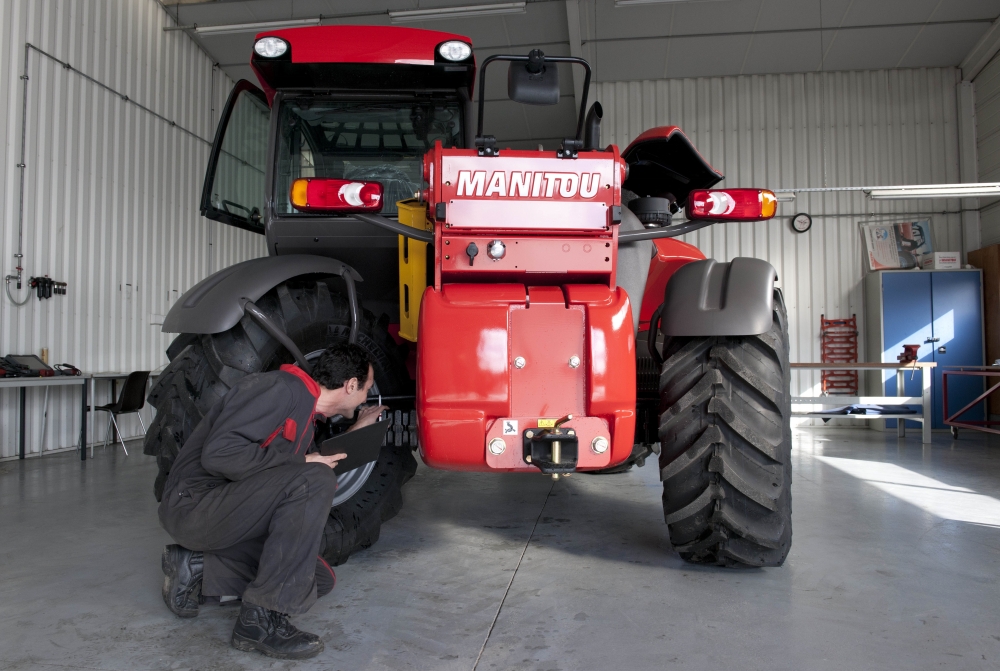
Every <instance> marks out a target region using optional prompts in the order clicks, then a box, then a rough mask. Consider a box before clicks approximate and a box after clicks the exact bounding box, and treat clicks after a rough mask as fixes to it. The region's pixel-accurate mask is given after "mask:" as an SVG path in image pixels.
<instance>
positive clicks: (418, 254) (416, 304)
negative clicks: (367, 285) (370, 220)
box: [396, 199, 433, 342]
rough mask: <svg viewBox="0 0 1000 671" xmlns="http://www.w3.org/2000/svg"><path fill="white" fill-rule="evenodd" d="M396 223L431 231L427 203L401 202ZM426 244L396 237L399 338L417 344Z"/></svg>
mask: <svg viewBox="0 0 1000 671" xmlns="http://www.w3.org/2000/svg"><path fill="white" fill-rule="evenodd" d="M396 207H398V208H399V223H401V224H405V225H407V226H410V227H412V228H419V229H422V230H426V231H429V230H432V228H433V227H432V225H431V224H430V222H429V221H427V204H426V203H423V202H421V201H419V200H416V199H411V200H401V201H399V202H398V203H396ZM427 244H428V243H426V242H418V241H416V240H413V239H411V238H407V237H405V236H402V235H401V236H399V337H400V338H406V339H407V340H409V341H410V342H416V341H417V321H418V319H419V318H420V300H421V299H422V298H423V296H424V290H425V289H426V288H427Z"/></svg>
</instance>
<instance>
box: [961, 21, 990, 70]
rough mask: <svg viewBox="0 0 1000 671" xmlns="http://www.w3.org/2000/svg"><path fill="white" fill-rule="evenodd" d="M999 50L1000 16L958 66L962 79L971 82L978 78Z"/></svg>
mask: <svg viewBox="0 0 1000 671" xmlns="http://www.w3.org/2000/svg"><path fill="white" fill-rule="evenodd" d="M997 51H1000V17H998V18H997V20H996V21H994V22H993V25H991V26H990V28H989V30H987V31H986V34H985V35H983V37H982V38H981V39H980V40H979V41H978V42H977V43H976V46H974V47H972V51H970V52H969V53H968V55H966V57H965V58H964V59H963V60H962V64H961V65H959V66H958V67H959V68H960V69H961V70H962V79H963V80H965V81H967V82H971V81H972V80H973V79H975V78H976V75H978V74H979V73H980V72H982V70H983V68H985V67H986V64H987V63H989V62H990V61H991V60H992V59H993V57H994V56H996V53H997Z"/></svg>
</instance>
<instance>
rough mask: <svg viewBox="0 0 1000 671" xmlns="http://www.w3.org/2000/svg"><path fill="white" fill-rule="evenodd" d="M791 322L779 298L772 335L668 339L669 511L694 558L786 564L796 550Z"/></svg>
mask: <svg viewBox="0 0 1000 671" xmlns="http://www.w3.org/2000/svg"><path fill="white" fill-rule="evenodd" d="M787 321H788V320H787V316H786V313H785V308H784V303H783V302H782V299H781V294H780V292H778V291H775V296H774V315H773V323H772V325H771V328H770V330H769V331H768V332H767V333H764V334H762V335H759V336H744V337H707V338H681V337H671V338H667V339H666V341H665V342H664V346H663V359H664V363H663V367H662V372H661V375H660V399H661V408H662V413H661V415H660V443H661V452H660V479H661V480H662V481H663V513H664V517H665V518H666V522H667V526H668V528H669V531H670V542H671V544H672V545H673V547H674V549H675V550H677V552H678V553H679V554H680V555H681V557H682V558H684V559H685V560H686V561H689V562H693V563H702V564H717V565H723V566H780V565H781V564H782V562H784V561H785V557H786V556H787V555H788V551H789V549H790V548H791V544H792V494H791V486H792V467H791V448H792V435H791V425H790V421H791V404H790V401H791V396H790V391H789V387H790V377H789V363H788V326H787Z"/></svg>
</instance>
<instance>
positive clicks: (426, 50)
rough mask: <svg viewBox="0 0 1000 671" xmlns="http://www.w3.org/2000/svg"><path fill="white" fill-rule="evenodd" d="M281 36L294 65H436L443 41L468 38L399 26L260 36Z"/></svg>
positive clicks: (328, 28) (332, 28) (278, 32)
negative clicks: (439, 48) (290, 51)
mask: <svg viewBox="0 0 1000 671" xmlns="http://www.w3.org/2000/svg"><path fill="white" fill-rule="evenodd" d="M268 36H274V37H280V38H281V39H283V40H285V41H286V42H288V44H289V45H290V46H291V50H292V62H293V63H407V64H413V65H433V64H434V50H435V49H436V48H437V46H438V45H439V44H441V43H442V42H448V41H449V40H459V41H461V42H465V43H467V44H468V45H470V46H471V45H472V40H470V39H469V38H468V37H465V36H464V35H456V34H454V33H442V32H439V31H436V30H423V29H420V28H402V27H396V26H353V25H346V26H310V27H306V28H285V29H283V30H269V31H267V32H263V33H258V34H257V37H256V38H254V41H255V42H256V41H257V40H259V39H260V38H262V37H268Z"/></svg>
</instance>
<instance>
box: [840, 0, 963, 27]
mask: <svg viewBox="0 0 1000 671" xmlns="http://www.w3.org/2000/svg"><path fill="white" fill-rule="evenodd" d="M944 2H951V0H944ZM941 3H942V0H878V2H853V3H851V4H850V6H849V7H848V8H847V10H846V11H845V12H844V14H843V15H842V16H841V17H840V18H839V19H836V20H835V22H834V23H829V24H828V23H826V22H825V21H824V23H823V27H825V28H830V27H839V26H873V25H882V24H889V25H892V24H898V23H914V22H918V21H927V20H928V19H930V17H931V12H933V11H934V8H935V7H937V6H938V5H939V4H941Z"/></svg>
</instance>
